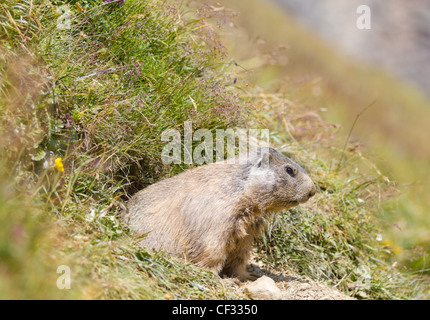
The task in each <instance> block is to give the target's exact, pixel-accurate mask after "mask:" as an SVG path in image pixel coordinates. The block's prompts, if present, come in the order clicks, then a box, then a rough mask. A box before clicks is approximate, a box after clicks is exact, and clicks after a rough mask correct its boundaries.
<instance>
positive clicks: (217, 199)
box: [124, 148, 316, 280]
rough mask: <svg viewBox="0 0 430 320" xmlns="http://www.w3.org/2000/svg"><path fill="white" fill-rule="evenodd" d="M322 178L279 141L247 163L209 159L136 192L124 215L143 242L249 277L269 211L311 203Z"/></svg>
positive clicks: (215, 270)
mask: <svg viewBox="0 0 430 320" xmlns="http://www.w3.org/2000/svg"><path fill="white" fill-rule="evenodd" d="M315 192H316V187H315V184H314V183H313V182H312V180H311V179H310V177H309V176H308V174H307V173H306V171H305V170H304V169H302V168H301V167H300V166H299V165H298V164H296V163H295V162H293V161H292V160H290V159H289V158H287V157H285V156H284V155H282V154H281V153H280V152H278V151H276V150H275V149H272V148H262V149H260V150H258V151H256V152H254V153H253V154H251V155H250V156H249V157H248V159H247V160H246V163H240V162H239V161H236V162H235V163H233V164H232V163H229V162H228V161H227V160H226V161H222V162H215V163H211V164H206V165H204V166H201V167H197V168H193V169H190V170H187V171H185V172H182V173H180V174H178V175H176V176H174V177H172V178H168V179H165V180H162V181H160V182H157V183H155V184H153V185H150V186H148V187H147V188H145V189H143V190H141V191H139V192H138V193H136V194H135V195H134V196H133V197H132V199H131V200H130V201H129V203H128V205H127V211H126V213H125V215H124V218H125V221H126V222H127V223H128V224H129V226H130V229H131V230H132V231H134V232H136V233H137V234H140V235H145V234H146V235H145V236H144V238H143V240H142V245H143V246H145V247H147V248H154V249H161V250H165V251H167V252H170V253H172V254H175V255H177V256H182V257H184V256H185V257H186V259H187V260H188V261H191V262H193V263H195V264H197V265H199V266H201V267H204V268H208V269H210V270H211V271H213V272H215V273H217V274H220V275H224V274H225V275H227V276H231V277H237V278H239V279H241V280H246V279H249V278H252V276H251V275H250V274H249V273H248V271H247V270H246V264H247V262H248V258H249V255H250V251H251V249H252V244H253V241H254V238H255V237H256V236H259V235H260V234H261V231H262V227H263V226H264V221H265V217H267V214H268V213H269V212H273V211H280V210H283V209H288V208H291V207H294V206H296V205H298V204H299V203H304V202H306V201H307V200H308V199H309V198H310V197H312V196H313V195H314V194H315Z"/></svg>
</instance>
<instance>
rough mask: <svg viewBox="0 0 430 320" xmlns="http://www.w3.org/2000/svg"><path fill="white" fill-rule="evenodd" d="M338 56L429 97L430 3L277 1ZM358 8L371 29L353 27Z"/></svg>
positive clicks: (328, 0) (359, 0) (363, 0)
mask: <svg viewBox="0 0 430 320" xmlns="http://www.w3.org/2000/svg"><path fill="white" fill-rule="evenodd" d="M276 2H277V3H278V4H279V5H280V6H282V7H283V8H286V9H287V10H288V11H289V12H290V13H291V14H293V15H294V16H295V17H297V18H298V19H299V20H300V21H301V22H303V24H305V25H306V26H307V27H309V28H310V29H311V30H313V31H315V32H316V33H318V35H319V36H321V37H323V38H324V39H326V40H327V41H328V42H330V43H331V44H333V45H335V46H336V47H337V48H339V49H340V50H342V52H344V53H346V54H348V55H350V56H351V57H353V58H356V59H359V60H361V61H363V62H367V63H370V64H372V65H373V66H377V67H378V68H384V69H385V70H386V71H387V72H390V73H394V74H396V75H397V76H399V77H402V78H403V79H405V80H407V81H410V82H411V83H413V84H415V85H417V86H418V87H419V88H420V89H422V90H423V91H424V93H425V94H427V95H428V96H430V77H429V76H428V75H429V73H430V2H429V1H425V0H412V1H401V0H391V1H376V0H350V1H341V0H304V1H299V0H276ZM360 5H367V6H368V7H369V8H370V9H371V29H370V30H360V29H358V28H357V27H356V23H355V22H356V20H357V17H358V16H359V14H357V13H356V11H357V8H358V7H359V6H360Z"/></svg>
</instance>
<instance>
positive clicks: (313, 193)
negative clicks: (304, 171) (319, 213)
mask: <svg viewBox="0 0 430 320" xmlns="http://www.w3.org/2000/svg"><path fill="white" fill-rule="evenodd" d="M315 193H317V188H316V187H315V184H314V185H313V186H312V190H311V191H310V192H309V198H311V197H313V196H314V195H315Z"/></svg>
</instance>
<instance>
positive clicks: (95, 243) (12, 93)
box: [0, 0, 428, 299]
mask: <svg viewBox="0 0 430 320" xmlns="http://www.w3.org/2000/svg"><path fill="white" fill-rule="evenodd" d="M61 4H63V2H61V1H58V2H56V3H55V5H54V4H51V3H49V2H46V1H33V0H27V1H14V2H10V1H8V2H1V6H0V41H1V47H2V49H1V51H0V73H1V82H0V112H1V113H0V121H1V129H0V130H1V131H0V133H1V140H0V149H1V154H2V158H1V168H2V174H1V175H0V182H1V183H0V186H1V189H0V222H1V224H2V225H3V226H4V228H2V231H1V233H0V297H1V298H9V299H10V298H48V299H51V298H62V299H243V298H245V297H244V296H242V295H240V294H238V293H236V292H234V291H232V290H231V289H229V288H226V287H225V285H224V284H223V283H222V282H221V281H220V280H219V279H218V278H217V277H216V276H215V275H213V274H212V273H210V272H208V271H206V270H202V269H199V268H197V267H195V266H193V265H190V264H188V263H186V262H184V261H182V260H179V259H175V258H171V257H169V256H168V255H167V254H165V253H163V252H155V251H147V250H145V249H143V248H141V247H139V246H137V245H136V244H137V243H138V240H139V239H137V238H136V237H135V236H134V235H132V234H130V232H129V231H128V229H127V227H126V226H125V225H123V224H122V222H121V220H120V218H119V215H120V214H121V212H122V210H123V208H124V207H125V204H126V201H127V199H128V198H129V197H130V196H131V195H132V194H133V193H134V192H135V191H137V190H139V189H141V188H143V187H144V186H146V185H148V184H150V183H154V182H156V181H158V180H160V179H163V178H165V177H168V176H171V175H173V174H176V173H178V172H181V171H183V170H185V169H187V168H188V167H189V166H186V165H172V166H170V165H163V164H162V162H161V159H160V155H161V150H162V148H163V146H164V145H165V142H163V141H161V139H160V136H161V132H163V131H164V130H165V129H167V128H175V129H178V130H179V131H180V132H182V130H183V126H184V122H185V121H188V120H192V121H193V128H194V129H197V128H205V129H209V130H211V132H215V130H216V129H218V128H223V129H224V128H232V127H236V126H246V127H252V128H257V127H258V128H268V129H270V131H271V143H272V145H273V146H275V147H277V148H279V149H281V150H282V151H284V152H285V153H286V154H288V155H290V156H291V157H293V158H294V159H296V160H297V161H299V162H300V163H301V164H303V166H304V167H306V169H307V170H308V171H309V172H310V174H311V176H312V178H313V179H314V181H315V182H316V184H317V186H318V189H319V193H318V195H317V196H316V197H315V198H314V200H313V201H312V202H310V203H309V204H308V205H306V206H301V207H299V208H295V209H292V210H289V211H286V212H285V214H284V215H282V216H280V217H278V218H277V219H276V220H275V221H274V222H273V224H271V225H270V227H269V229H268V231H267V233H266V236H265V237H264V239H263V240H262V241H260V242H258V243H257V247H258V252H259V254H258V257H257V258H258V259H260V260H262V261H263V263H264V265H265V267H266V268H270V269H272V270H274V271H276V270H278V271H282V270H283V268H292V269H294V270H295V271H297V272H298V273H300V274H304V275H308V276H309V277H311V278H312V279H315V280H317V281H320V282H324V283H327V284H330V285H332V286H336V288H338V289H340V290H342V291H343V292H345V293H346V294H349V295H353V296H356V297H361V298H366V297H367V298H411V299H413V298H423V297H426V295H427V296H428V287H426V285H427V284H426V282H424V280H423V279H421V278H420V277H415V275H412V276H411V275H410V274H405V273H402V272H400V271H399V270H398V269H397V267H396V265H395V260H393V257H395V253H394V251H395V250H394V247H393V246H391V247H390V246H387V245H385V246H384V245H382V244H381V243H380V242H378V241H377V240H376V237H377V236H378V234H379V233H381V232H382V231H381V227H382V224H381V221H380V220H379V219H378V218H377V216H378V215H380V214H381V212H382V211H383V209H384V206H383V202H382V199H381V197H382V198H383V197H386V198H392V194H393V192H394V191H393V190H394V187H395V186H394V185H393V184H392V183H391V182H389V181H388V180H387V178H385V176H384V175H383V174H382V173H381V172H380V171H379V170H378V169H377V167H376V166H375V165H374V164H373V163H372V162H371V161H369V160H368V159H367V157H366V155H363V153H361V152H360V150H359V149H354V148H351V147H350V146H348V148H347V149H346V150H343V149H342V144H341V143H339V139H340V140H342V141H344V138H345V137H344V136H342V135H339V129H338V127H337V126H336V125H331V124H328V123H326V122H325V121H323V120H322V119H321V118H319V116H315V114H316V113H315V111H312V109H311V108H309V107H307V106H305V105H304V104H302V101H301V96H299V95H297V96H294V95H293V92H294V91H291V96H289V95H288V96H287V95H286V94H285V93H284V94H277V93H272V92H270V91H268V90H267V91H263V90H261V89H258V88H252V86H248V87H247V88H244V87H242V88H241V86H242V80H243V79H242V78H240V77H239V78H238V84H237V86H235V85H234V82H233V79H234V74H233V73H232V68H239V67H237V66H235V65H234V63H232V61H231V60H228V54H227V51H226V49H225V47H224V46H223V45H222V43H221V42H220V38H219V37H218V34H217V31H216V30H217V29H216V27H212V26H211V24H210V22H211V18H212V17H214V18H215V19H216V18H218V19H219V18H220V17H221V18H222V19H224V18H226V17H228V18H230V17H231V15H230V14H229V13H228V12H227V13H225V12H224V13H222V12H221V11H215V12H214V11H213V10H212V9H210V8H205V9H204V10H200V12H199V13H196V12H195V11H194V10H193V9H192V8H190V7H186V6H184V7H180V8H177V7H175V6H174V5H173V4H172V3H171V2H168V1H165V2H164V1H161V2H160V1H152V0H145V1H132V0H128V1H126V2H125V4H122V5H119V4H117V3H110V4H104V3H103V2H102V1H89V0H88V1H82V2H80V3H79V4H77V3H76V2H73V1H71V2H69V8H70V10H71V14H72V16H71V28H70V29H58V28H57V22H58V18H60V14H58V13H57V6H58V5H61ZM223 15H224V16H223ZM247 67H248V66H247ZM236 70H237V69H236ZM239 76H241V75H239ZM312 112H313V113H312ZM309 114H310V115H311V116H310V117H309ZM312 115H313V116H312ZM196 143H197V142H196ZM345 152H347V153H346V154H347V156H348V157H347V161H344V162H342V163H339V162H340V159H342V156H343V155H344V154H345ZM58 158H61V159H62V163H63V166H64V171H61V170H59V167H58V166H57V167H56V166H55V162H54V161H55V159H58ZM57 161H58V160H57ZM16 212H17V213H16ZM60 265H66V266H69V267H70V269H71V272H72V289H70V290H59V289H57V286H56V280H57V278H58V276H59V274H57V273H56V270H57V267H58V266H60ZM369 277H370V278H369Z"/></svg>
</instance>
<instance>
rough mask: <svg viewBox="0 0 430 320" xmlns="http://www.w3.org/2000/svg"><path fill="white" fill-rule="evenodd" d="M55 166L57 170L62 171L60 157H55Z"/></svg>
mask: <svg viewBox="0 0 430 320" xmlns="http://www.w3.org/2000/svg"><path fill="white" fill-rule="evenodd" d="M55 167H56V168H57V169H58V171H60V172H63V171H64V166H63V159H61V158H57V159H55Z"/></svg>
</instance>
